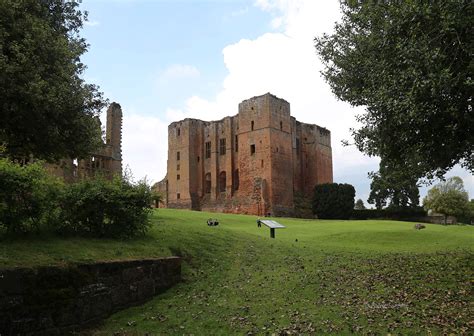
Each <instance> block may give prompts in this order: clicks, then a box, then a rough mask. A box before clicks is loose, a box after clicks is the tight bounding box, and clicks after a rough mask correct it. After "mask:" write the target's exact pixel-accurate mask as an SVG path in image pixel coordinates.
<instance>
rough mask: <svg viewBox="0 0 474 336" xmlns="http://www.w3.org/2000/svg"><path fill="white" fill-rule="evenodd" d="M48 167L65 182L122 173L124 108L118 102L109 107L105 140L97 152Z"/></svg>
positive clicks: (48, 165) (61, 161) (47, 167)
mask: <svg viewBox="0 0 474 336" xmlns="http://www.w3.org/2000/svg"><path fill="white" fill-rule="evenodd" d="M46 169H47V170H48V171H49V172H50V173H51V174H52V175H55V176H57V177H60V178H62V179H63V180H64V181H65V182H68V183H69V182H74V181H77V180H80V179H84V178H90V177H92V176H94V175H96V174H102V175H104V176H105V177H108V178H112V177H113V176H115V175H122V108H121V107H120V105H119V104H118V103H115V102H114V103H112V104H110V106H109V108H108V109H107V124H106V133H105V142H104V143H103V145H102V147H101V148H100V149H99V150H98V151H97V152H95V153H91V154H90V156H88V157H86V158H84V159H80V160H77V159H71V158H69V159H62V160H60V161H59V162H57V163H56V164H46Z"/></svg>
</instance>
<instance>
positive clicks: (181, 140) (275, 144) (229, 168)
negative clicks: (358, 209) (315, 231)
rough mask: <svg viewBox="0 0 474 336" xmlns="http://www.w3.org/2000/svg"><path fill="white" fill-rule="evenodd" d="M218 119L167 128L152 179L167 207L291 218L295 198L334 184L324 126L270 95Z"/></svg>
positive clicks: (184, 123)
mask: <svg viewBox="0 0 474 336" xmlns="http://www.w3.org/2000/svg"><path fill="white" fill-rule="evenodd" d="M238 111H239V112H238V114H237V115H235V116H232V117H225V118H223V119H221V120H218V121H211V122H206V121H202V120H197V119H185V120H181V121H178V122H173V123H171V124H170V125H169V126H168V170H167V176H166V178H165V180H163V181H161V182H160V183H158V184H157V189H158V190H159V191H161V192H162V193H163V194H164V198H165V199H166V203H167V204H166V206H168V207H170V208H188V209H194V210H211V211H221V212H235V213H248V214H256V215H266V214H272V215H277V216H283V215H292V213H293V211H294V200H295V195H296V194H297V193H298V194H303V195H307V196H308V197H309V196H310V195H311V193H312V191H313V188H314V186H315V185H316V184H321V183H328V182H332V181H333V175H332V151H331V134H330V132H329V130H327V129H325V128H323V127H320V126H317V125H313V124H305V123H301V122H299V121H297V120H296V119H295V118H294V117H291V115H290V104H289V103H288V102H287V101H286V100H284V99H280V98H278V97H275V96H274V95H272V94H270V93H267V94H265V95H262V96H258V97H253V98H250V99H247V100H244V101H243V102H241V103H240V104H239V110H238Z"/></svg>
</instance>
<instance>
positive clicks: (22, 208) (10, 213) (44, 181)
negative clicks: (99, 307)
mask: <svg viewBox="0 0 474 336" xmlns="http://www.w3.org/2000/svg"><path fill="white" fill-rule="evenodd" d="M63 188H64V186H63V185H62V183H61V182H59V181H58V180H56V179H54V178H52V177H51V176H49V175H48V174H47V173H46V171H45V170H44V169H43V167H42V166H41V164H40V163H34V164H30V165H26V166H20V165H18V164H15V163H13V162H11V161H9V160H6V159H0V229H1V228H3V229H5V230H6V231H7V232H8V233H10V234H18V233H26V232H31V231H36V232H38V231H39V230H40V229H41V227H44V226H45V225H54V224H55V223H57V219H58V216H59V210H60V204H59V203H60V199H61V191H62V190H63Z"/></svg>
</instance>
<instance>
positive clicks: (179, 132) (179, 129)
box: [178, 128, 181, 136]
mask: <svg viewBox="0 0 474 336" xmlns="http://www.w3.org/2000/svg"><path fill="white" fill-rule="evenodd" d="M180 135H181V128H178V136H180Z"/></svg>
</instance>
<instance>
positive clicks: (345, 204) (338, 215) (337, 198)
mask: <svg viewBox="0 0 474 336" xmlns="http://www.w3.org/2000/svg"><path fill="white" fill-rule="evenodd" d="M354 197H355V189H354V187H353V186H352V185H350V184H346V183H344V184H342V183H341V184H339V183H325V184H319V185H317V186H316V187H314V195H313V213H314V214H316V215H317V216H318V218H326V219H348V218H350V217H351V214H352V211H353V209H354Z"/></svg>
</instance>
